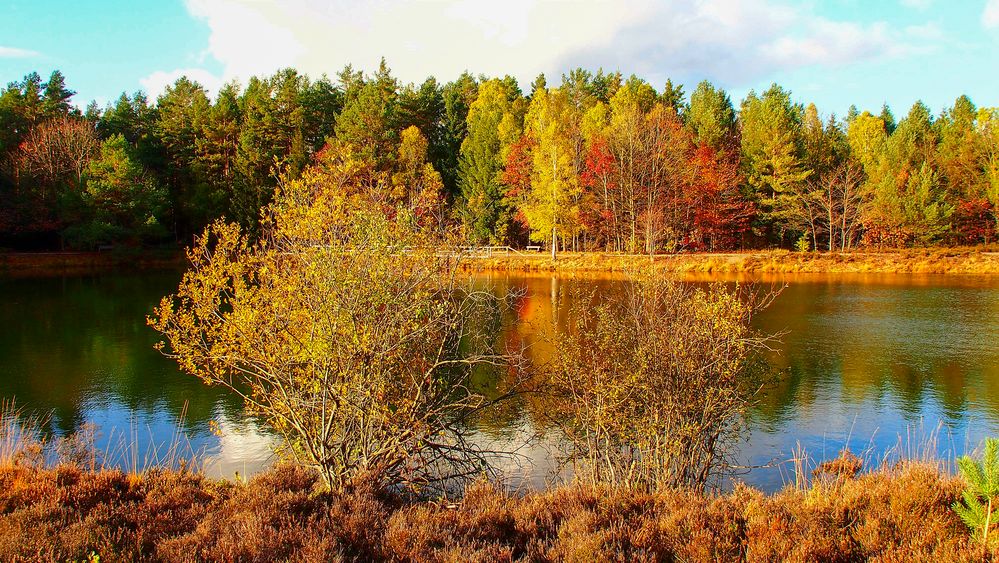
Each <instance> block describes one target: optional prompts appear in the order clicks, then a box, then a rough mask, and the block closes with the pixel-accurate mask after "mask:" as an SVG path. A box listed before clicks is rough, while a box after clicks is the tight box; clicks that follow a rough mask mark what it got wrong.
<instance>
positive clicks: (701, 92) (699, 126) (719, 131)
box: [687, 80, 736, 150]
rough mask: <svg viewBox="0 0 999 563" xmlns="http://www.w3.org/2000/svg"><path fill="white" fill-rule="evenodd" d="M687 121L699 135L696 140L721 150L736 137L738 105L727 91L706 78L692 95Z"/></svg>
mask: <svg viewBox="0 0 999 563" xmlns="http://www.w3.org/2000/svg"><path fill="white" fill-rule="evenodd" d="M687 123H688V124H689V126H690V128H691V129H693V131H694V134H695V135H696V136H697V142H698V143H701V144H704V145H707V146H709V147H711V148H713V149H715V150H722V149H725V148H728V146H729V145H730V144H731V143H732V142H733V141H734V140H735V136H736V121H735V109H734V108H733V107H732V100H731V99H730V98H729V96H728V94H726V93H725V91H724V90H722V89H720V88H715V87H714V86H713V85H712V84H711V83H710V82H708V81H707V80H705V81H703V82H701V83H700V84H698V85H697V88H696V89H694V93H693V94H691V95H690V108H689V110H688V111H687Z"/></svg>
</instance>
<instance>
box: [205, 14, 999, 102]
mask: <svg viewBox="0 0 999 563" xmlns="http://www.w3.org/2000/svg"><path fill="white" fill-rule="evenodd" d="M904 1H911V0H904ZM917 1H918V0H917ZM996 1H999V0H993V2H996ZM186 4H187V8H188V10H189V12H190V13H191V14H192V15H194V16H195V17H197V18H200V19H202V20H204V21H205V22H206V23H207V25H208V27H209V29H210V39H209V44H208V48H207V54H208V55H210V56H211V57H212V58H214V59H216V60H217V61H218V62H220V63H221V64H222V67H223V76H222V77H221V78H223V79H226V80H228V79H231V78H238V79H241V80H243V81H245V80H246V79H247V78H248V77H249V76H251V75H254V74H263V73H270V72H273V71H274V70H276V69H278V68H281V67H285V66H294V67H296V68H298V69H300V70H302V71H305V72H307V73H309V74H312V75H318V74H321V73H328V74H333V73H335V72H337V71H338V70H339V69H341V68H342V67H343V66H344V65H345V64H347V63H351V64H353V65H354V66H355V67H356V68H360V69H364V70H369V71H370V70H373V69H374V68H376V66H377V64H378V60H379V58H380V57H382V56H384V57H386V59H387V60H388V62H389V64H390V65H391V66H392V68H393V72H394V73H395V74H396V75H397V76H398V77H400V78H401V79H402V80H404V81H406V82H410V81H412V82H419V81H422V80H423V79H424V78H426V77H427V76H430V75H434V76H437V77H438V78H440V79H442V80H450V79H452V78H454V77H456V76H457V75H458V74H460V73H461V72H462V71H463V70H470V71H472V72H475V73H484V74H487V75H503V74H508V73H509V74H513V75H514V76H515V77H516V78H518V80H520V82H521V84H522V86H525V87H526V85H527V84H528V83H529V82H530V80H532V79H533V77H534V76H536V75H537V74H538V73H539V72H545V73H546V74H548V75H549V77H550V79H557V76H558V74H560V73H561V72H564V71H565V70H567V69H569V68H572V67H575V66H583V67H586V68H596V67H598V66H602V67H603V68H605V69H608V70H617V69H620V70H621V71H622V72H625V73H632V72H634V73H638V74H640V75H643V76H645V77H647V78H649V79H650V80H655V81H659V80H662V79H664V78H665V77H666V76H673V77H676V78H679V79H681V80H688V79H689V80H693V79H700V78H711V79H715V80H718V81H720V82H722V83H723V84H726V85H729V86H733V85H740V84H745V83H747V82H751V81H753V80H756V79H759V78H760V77H763V76H766V75H768V74H770V73H772V72H774V71H779V70H790V69H794V68H799V67H802V66H811V65H820V66H832V65H843V64H849V63H852V62H856V61H860V60H868V59H872V58H879V57H891V56H897V55H899V54H901V53H904V52H905V51H906V48H907V41H908V40H909V39H910V37H908V35H907V33H906V32H905V31H895V30H893V29H891V28H890V27H888V26H887V25H885V24H873V25H867V24H860V23H856V22H849V21H833V20H829V19H826V18H822V17H819V16H817V15H815V14H813V13H811V12H810V11H809V9H808V8H807V7H800V6H792V5H791V4H790V3H787V2H786V1H785V0H619V1H615V0H582V1H579V2H546V1H540V0H508V1H506V2H504V3H503V4H502V5H501V6H500V5H497V4H496V3H495V2H492V1H489V0H442V1H438V2H408V1H405V0H371V1H370V2H361V1H352V0H332V1H327V0H186Z"/></svg>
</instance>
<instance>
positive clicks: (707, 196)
mask: <svg viewBox="0 0 999 563" xmlns="http://www.w3.org/2000/svg"><path fill="white" fill-rule="evenodd" d="M691 161H692V164H693V166H694V174H693V181H692V183H691V185H690V186H689V188H688V191H687V197H686V203H687V205H689V206H690V208H691V209H693V210H694V224H693V231H692V233H691V236H690V238H691V242H692V246H695V247H698V248H707V249H709V250H720V249H728V248H732V247H734V246H735V245H736V244H737V243H738V241H739V238H740V236H741V235H742V233H744V232H746V231H747V230H748V229H749V223H750V220H751V219H752V218H753V215H754V213H755V211H756V209H755V206H754V205H753V203H752V202H750V201H747V200H746V199H745V198H744V197H743V196H742V194H741V193H740V192H739V184H740V176H739V162H738V160H737V158H734V157H732V156H729V154H728V152H727V151H718V150H715V149H714V148H712V147H710V146H708V145H706V144H703V143H702V144H700V145H699V146H698V147H697V148H696V149H695V150H694V153H693V155H692V157H691Z"/></svg>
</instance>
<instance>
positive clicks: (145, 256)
mask: <svg viewBox="0 0 999 563" xmlns="http://www.w3.org/2000/svg"><path fill="white" fill-rule="evenodd" d="M185 263H186V259H185V257H184V252H183V251H180V250H146V251H140V250H119V251H110V252H5V253H0V275H2V276H6V277H17V276H45V275H66V274H86V273H100V272H104V271H108V270H116V269H128V270H135V269H168V268H177V267H183V266H184V265H185Z"/></svg>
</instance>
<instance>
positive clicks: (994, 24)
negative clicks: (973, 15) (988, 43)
mask: <svg viewBox="0 0 999 563" xmlns="http://www.w3.org/2000/svg"><path fill="white" fill-rule="evenodd" d="M982 25H984V26H985V27H986V28H988V29H995V28H999V0H988V2H986V3H985V11H983V12H982Z"/></svg>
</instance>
